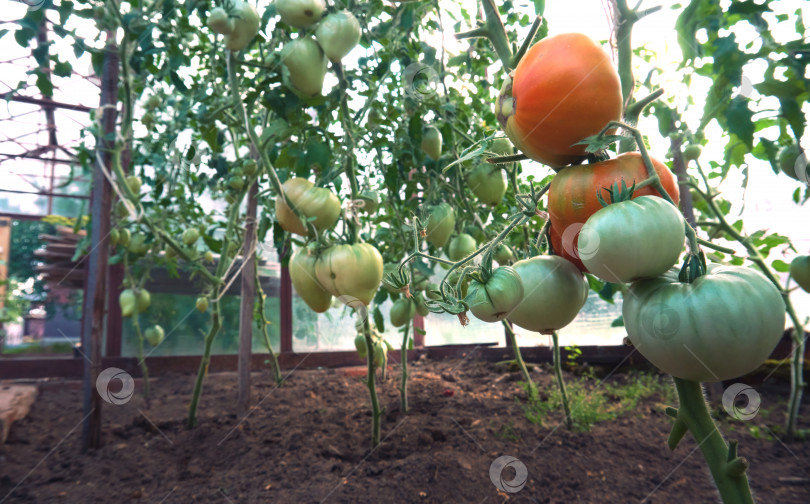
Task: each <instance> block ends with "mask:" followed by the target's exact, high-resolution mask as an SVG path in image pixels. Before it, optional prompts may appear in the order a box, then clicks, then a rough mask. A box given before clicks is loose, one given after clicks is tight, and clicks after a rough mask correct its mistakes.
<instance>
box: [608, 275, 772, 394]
mask: <svg viewBox="0 0 810 504" xmlns="http://www.w3.org/2000/svg"><path fill="white" fill-rule="evenodd" d="M678 273H679V272H678V268H672V269H671V270H669V271H668V272H666V273H665V274H663V275H661V276H659V277H656V278H649V279H645V280H640V281H638V282H635V283H633V284H632V286H631V287H630V290H629V293H628V295H626V296H625V297H624V303H623V305H622V316H623V318H624V325H625V327H626V329H627V335H628V337H629V338H630V341H631V342H632V343H633V346H634V347H635V348H636V349H638V351H639V352H641V354H642V355H643V356H644V357H646V358H647V360H649V361H650V362H651V363H653V364H654V365H655V366H656V367H657V368H659V369H660V370H662V371H664V372H666V373H669V374H671V375H672V376H675V377H677V378H682V379H684V380H692V381H699V382H702V381H720V380H730V379H732V378H737V377H739V376H742V375H744V374H746V373H748V372H750V371H753V370H754V369H756V368H757V366H759V365H760V364H761V363H762V362H764V361H765V359H767V358H768V356H769V355H770V353H771V352H772V351H773V348H774V347H775V346H776V344H777V343H778V342H779V339H780V338H781V337H782V333H783V332H784V329H785V304H784V301H783V300H782V296H781V294H780V293H779V290H778V289H777V288H776V287H775V286H774V285H773V284H772V283H771V282H770V281H769V280H768V279H767V278H765V276H764V275H762V274H761V273H759V272H757V271H754V270H752V269H749V268H743V267H739V266H719V265H714V264H710V265H709V266H708V271H707V273H706V274H705V275H703V276H699V277H698V278H696V279H695V280H694V281H693V282H692V283H688V284H687V283H681V282H680V281H679V280H678Z"/></svg>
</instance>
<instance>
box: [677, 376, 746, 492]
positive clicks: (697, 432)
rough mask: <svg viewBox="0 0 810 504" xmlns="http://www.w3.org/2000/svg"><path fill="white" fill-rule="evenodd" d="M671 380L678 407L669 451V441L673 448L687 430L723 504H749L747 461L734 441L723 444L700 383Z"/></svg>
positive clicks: (678, 379) (723, 441)
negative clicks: (705, 464)
mask: <svg viewBox="0 0 810 504" xmlns="http://www.w3.org/2000/svg"><path fill="white" fill-rule="evenodd" d="M673 380H674V381H675V388H676V389H677V391H678V400H679V403H680V406H679V408H678V409H677V414H676V420H675V424H674V425H673V428H672V432H671V433H670V448H671V449H674V446H673V443H672V441H673V439H675V440H676V441H675V443H674V445H677V440H678V438H679V436H680V437H682V436H683V434H684V433H685V430H684V429H685V428H688V430H689V431H690V432H691V433H692V436H693V437H694V438H695V441H696V442H697V443H698V446H699V447H700V451H701V452H702V453H703V458H704V459H705V460H706V463H707V465H708V466H709V470H710V472H711V474H712V478H713V479H714V483H715V485H716V486H717V490H718V492H719V493H720V498H722V499H723V502H724V504H753V503H754V498H753V497H752V496H751V489H750V488H749V486H748V477H747V476H746V474H745V470H746V469H747V467H748V462H747V461H746V460H745V459H744V458H740V457H738V456H737V443H736V441H731V442H730V443H728V444H726V441H725V440H724V439H723V436H722V434H720V431H719V430H717V426H716V425H715V423H714V420H712V417H711V416H710V415H709V410H708V408H707V407H706V400H705V399H704V397H703V389H702V387H701V384H700V383H698V382H694V381H689V380H682V379H680V378H675V377H673ZM668 413H670V414H671V412H669V411H668ZM682 431H683V432H682Z"/></svg>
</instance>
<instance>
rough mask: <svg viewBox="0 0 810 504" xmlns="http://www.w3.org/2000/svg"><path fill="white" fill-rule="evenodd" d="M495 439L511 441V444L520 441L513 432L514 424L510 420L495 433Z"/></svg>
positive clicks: (514, 431)
mask: <svg viewBox="0 0 810 504" xmlns="http://www.w3.org/2000/svg"><path fill="white" fill-rule="evenodd" d="M495 437H496V438H498V439H503V440H505V441H511V442H513V443H517V442H518V441H520V435H519V434H518V433H517V431H516V430H515V424H514V422H513V421H512V420H509V421H508V422H507V423H505V424H502V425H501V426H500V427H499V428H498V430H497V431H495Z"/></svg>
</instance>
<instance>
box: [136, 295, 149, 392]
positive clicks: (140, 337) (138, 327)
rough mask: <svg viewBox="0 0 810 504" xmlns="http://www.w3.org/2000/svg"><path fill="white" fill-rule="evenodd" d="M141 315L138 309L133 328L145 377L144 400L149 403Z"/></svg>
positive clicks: (142, 372) (147, 373)
mask: <svg viewBox="0 0 810 504" xmlns="http://www.w3.org/2000/svg"><path fill="white" fill-rule="evenodd" d="M139 318H140V314H139V313H138V309H137V308H136V309H135V313H133V314H132V327H133V328H135V336H137V337H138V365H139V366H140V367H141V374H142V375H143V398H144V399H145V400H146V401H147V404H148V402H149V368H148V367H147V366H146V357H144V352H143V340H144V338H143V333H142V332H141V324H140V320H139Z"/></svg>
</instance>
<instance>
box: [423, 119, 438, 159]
mask: <svg viewBox="0 0 810 504" xmlns="http://www.w3.org/2000/svg"><path fill="white" fill-rule="evenodd" d="M422 151H423V152H424V153H425V154H427V156H428V157H429V158H430V159H432V160H434V161H438V160H439V158H440V157H441V156H442V134H441V132H440V131H439V130H438V129H437V128H436V127H435V126H429V127H428V128H426V129H425V131H423V132H422Z"/></svg>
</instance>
